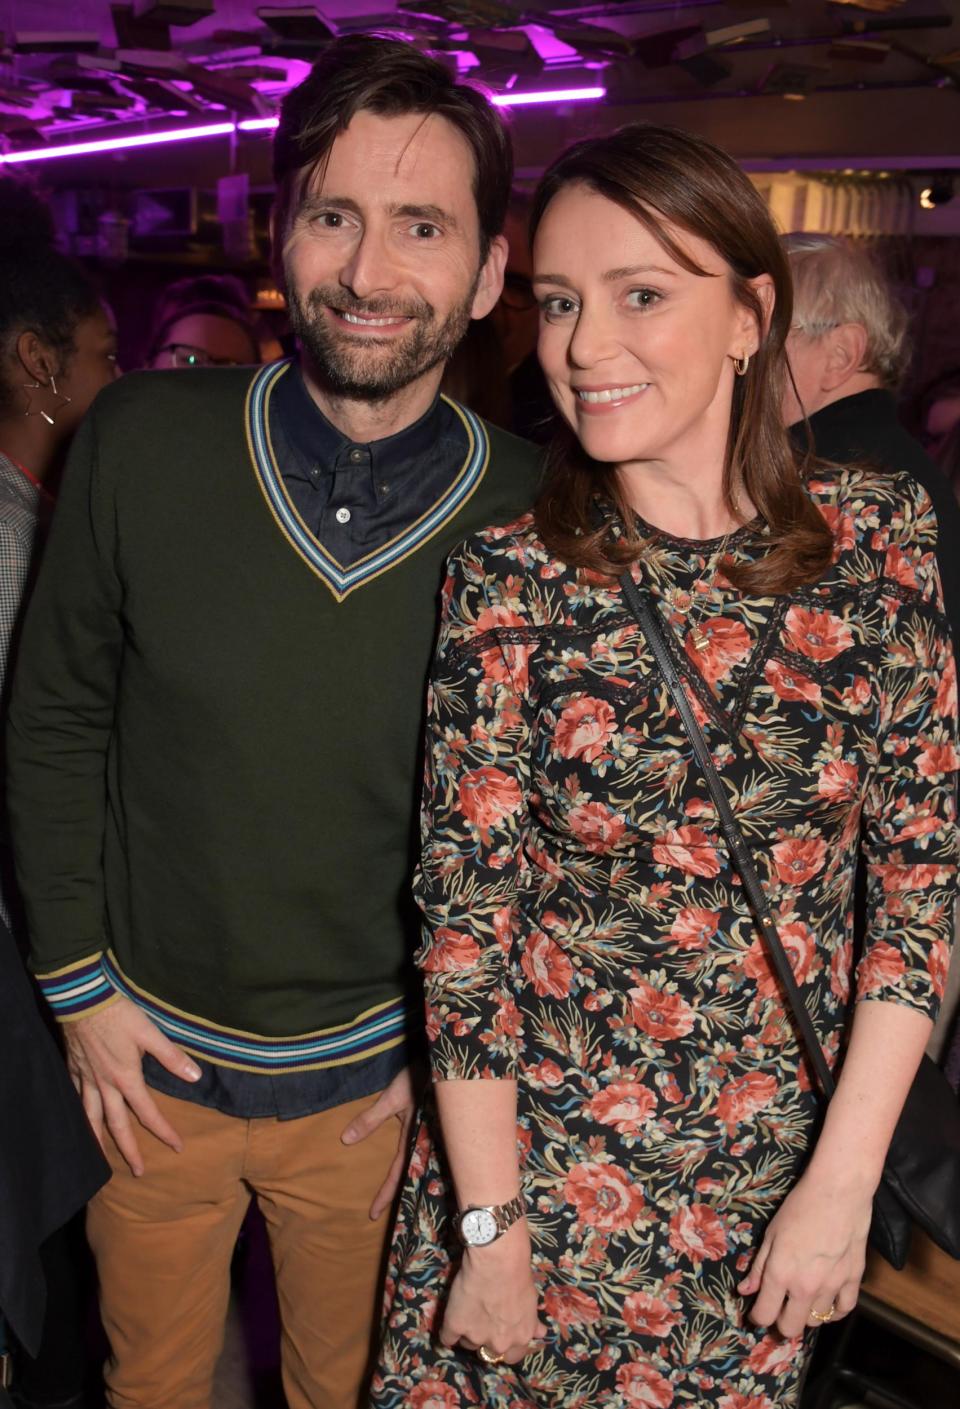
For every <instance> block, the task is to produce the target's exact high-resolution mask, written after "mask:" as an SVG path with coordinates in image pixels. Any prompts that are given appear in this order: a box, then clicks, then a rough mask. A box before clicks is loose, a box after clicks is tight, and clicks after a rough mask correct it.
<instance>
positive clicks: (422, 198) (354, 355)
mask: <svg viewBox="0 0 960 1409" xmlns="http://www.w3.org/2000/svg"><path fill="white" fill-rule="evenodd" d="M473 174H474V161H473V154H472V152H471V150H470V147H469V145H468V143H467V141H466V139H465V138H464V137H462V136H461V134H460V133H459V132H458V131H457V129H456V128H455V127H454V126H453V125H452V124H451V123H449V122H447V120H446V119H445V118H441V117H437V116H435V115H427V116H425V115H423V114H418V113H411V114H407V115H404V116H402V117H380V116H378V115H376V114H374V113H370V112H360V113H358V114H357V115H356V116H355V117H354V118H353V120H352V122H351V123H350V125H349V127H348V128H347V130H346V131H345V132H343V133H341V134H340V136H339V137H337V139H336V140H335V142H334V144H333V146H332V148H331V150H330V154H329V160H328V161H327V164H326V167H325V168H324V169H322V170H321V171H319V172H318V173H316V174H315V175H314V176H313V177H312V178H311V179H310V180H309V181H308V182H307V185H306V188H305V190H304V193H303V197H302V199H301V202H300V205H299V207H298V209H297V210H296V211H295V212H294V214H293V216H292V218H291V221H290V225H289V229H288V231H287V234H286V239H285V241H284V245H283V267H284V275H285V279H286V287H287V301H288V304H289V308H290V321H291V325H292V327H293V330H294V332H295V333H296V335H297V337H298V338H299V339H300V342H301V345H302V346H303V349H304V352H305V354H306V356H307V358H308V359H309V361H310V363H311V364H312V366H313V369H314V371H315V372H316V373H317V375H318V376H320V377H321V378H322V379H323V380H324V381H325V383H326V385H327V387H328V389H329V390H330V391H331V392H333V393H334V394H335V395H338V396H342V397H347V398H350V399H355V400H361V401H383V400H385V399H387V398H389V397H391V396H393V395H395V394H396V393H397V392H398V391H400V390H401V389H402V388H404V387H407V386H410V385H411V384H412V383H414V382H417V381H419V380H420V379H421V378H423V377H425V376H427V375H428V374H429V373H430V372H431V371H432V370H433V369H434V368H436V367H438V366H440V365H441V364H442V363H444V362H445V361H446V360H447V359H448V358H449V357H450V355H451V353H452V352H453V350H454V348H455V347H456V345H457V343H458V342H459V341H460V339H461V338H462V337H463V335H464V333H465V332H466V329H467V325H468V324H469V321H470V319H471V317H473V318H482V317H483V316H484V315H485V314H486V313H488V312H489V311H490V309H491V308H492V306H493V304H494V303H495V302H496V300H497V297H498V296H499V293H500V287H501V284H502V270H503V262H504V256H505V244H504V242H503V241H502V240H496V241H494V242H493V244H492V245H491V249H490V254H489V256H488V258H487V260H486V262H485V263H484V264H483V266H481V264H480V225H479V217H478V214H477V205H476V200H475V198H474V194H473Z"/></svg>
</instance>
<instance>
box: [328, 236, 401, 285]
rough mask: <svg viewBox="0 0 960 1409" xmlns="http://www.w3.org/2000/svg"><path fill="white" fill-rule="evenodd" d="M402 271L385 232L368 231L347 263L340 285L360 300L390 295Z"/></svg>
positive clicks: (342, 270)
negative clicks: (379, 295) (376, 295)
mask: <svg viewBox="0 0 960 1409" xmlns="http://www.w3.org/2000/svg"><path fill="white" fill-rule="evenodd" d="M398 277H399V270H398V267H397V262H396V260H395V259H394V258H393V257H392V254H391V251H390V248H389V244H388V241H387V239H386V237H385V235H384V234H383V233H382V232H379V231H376V230H371V229H365V230H364V232H363V234H362V235H361V237H360V239H359V240H358V242H357V244H356V245H355V247H354V250H353V253H352V255H351V257H350V259H349V260H348V261H347V263H346V264H345V265H344V266H343V268H342V269H341V270H340V283H341V284H342V285H343V286H344V287H345V288H348V289H349V290H350V291H351V293H353V294H354V295H355V296H356V297H357V298H372V297H373V296H374V295H375V294H382V293H388V292H390V290H392V289H394V288H395V287H396V285H397V281H398Z"/></svg>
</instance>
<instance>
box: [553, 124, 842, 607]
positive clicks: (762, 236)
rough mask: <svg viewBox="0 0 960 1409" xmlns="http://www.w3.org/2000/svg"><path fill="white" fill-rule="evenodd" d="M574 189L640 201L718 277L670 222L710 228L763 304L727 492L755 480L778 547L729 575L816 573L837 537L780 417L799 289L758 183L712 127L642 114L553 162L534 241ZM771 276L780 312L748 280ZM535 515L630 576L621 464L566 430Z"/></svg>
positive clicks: (748, 491)
mask: <svg viewBox="0 0 960 1409" xmlns="http://www.w3.org/2000/svg"><path fill="white" fill-rule="evenodd" d="M571 185H583V186H586V187H588V188H589V189H590V190H592V191H596V192H597V193H598V194H599V195H601V196H605V197H606V198H607V200H610V201H613V202H614V203H615V204H616V205H619V206H622V207H623V209H624V210H627V211H629V213H630V214H631V215H633V216H634V217H635V218H636V219H637V220H638V221H640V223H641V224H642V225H644V226H645V227H646V229H647V230H649V232H650V233H651V234H652V235H653V236H654V238H655V239H656V240H658V241H659V243H660V244H661V245H662V246H663V248H664V249H665V250H666V251H667V252H668V253H669V254H670V255H671V256H672V257H673V258H674V259H675V260H676V261H677V263H678V264H680V265H681V266H682V267H683V268H685V269H688V270H689V271H690V272H691V273H693V274H699V275H703V276H704V277H709V276H708V275H706V272H705V271H704V270H703V269H701V268H700V267H699V266H698V265H696V264H695V263H693V261H692V260H691V258H690V256H689V255H688V254H686V253H685V252H684V251H683V250H682V249H681V248H680V247H679V245H678V244H677V242H676V240H675V239H674V238H672V236H671V235H670V233H669V231H668V230H667V229H665V228H664V227H665V226H666V225H667V224H669V225H671V226H673V227H674V228H675V229H677V230H682V231H685V232H687V233H688V234H691V235H695V236H699V238H700V239H702V240H705V241H706V242H707V243H708V244H709V245H711V246H712V248H713V249H714V250H716V252H717V254H718V255H720V257H721V258H722V259H723V260H725V261H726V263H727V265H728V266H729V268H730V271H731V282H732V291H733V296H734V298H736V299H737V300H738V301H739V302H740V303H742V304H744V305H745V306H746V307H747V308H749V309H750V310H751V311H752V312H753V314H754V316H755V318H756V320H757V328H758V331H759V337H760V345H759V348H758V350H757V352H756V353H755V354H754V356H753V357H752V358H751V360H750V365H749V367H748V369H747V372H746V374H745V375H744V376H742V377H737V378H736V379H735V386H734V393H733V405H732V408H731V416H730V433H729V437H728V441H727V455H726V465H725V467H724V482H723V489H724V497H725V500H726V504H727V507H728V509H729V510H730V512H731V514H735V513H736V507H735V498H736V491H737V490H738V489H739V488H740V487H741V486H742V488H743V491H744V493H745V495H746V496H747V497H748V498H749V500H750V502H751V503H752V504H753V505H754V507H755V508H756V510H757V512H758V514H759V515H760V517H761V518H762V520H763V522H764V524H765V525H766V530H767V533H766V537H765V541H766V542H767V543H769V545H770V548H769V552H767V553H766V554H765V555H764V556H763V557H762V558H761V559H759V561H757V562H755V563H750V564H744V565H737V566H734V565H730V566H727V565H725V573H726V576H727V577H728V578H729V579H730V581H731V582H732V583H733V584H734V586H736V587H738V588H740V590H741V591H744V592H752V593H757V594H759V595H767V594H776V593H782V592H789V591H791V590H792V589H793V588H795V587H798V586H800V585H801V584H802V583H805V582H812V581H814V580H815V579H816V578H818V577H819V576H820V574H821V573H822V572H823V570H824V568H825V567H826V566H827V564H828V563H829V561H830V558H831V554H832V552H833V537H832V534H831V532H830V529H829V528H828V526H827V524H826V522H825V520H824V518H823V516H822V515H821V514H820V512H819V510H818V509H817V507H816V505H815V504H814V502H813V500H812V499H811V498H810V495H809V494H808V493H807V491H806V489H805V487H804V476H805V474H806V473H807V472H808V470H809V468H810V467H811V460H812V457H811V455H810V453H809V452H808V453H807V454H805V455H803V456H801V457H800V459H799V460H798V456H797V452H796V451H795V450H794V448H793V446H792V444H791V442H790V439H789V437H788V436H787V433H786V431H785V429H784V427H783V423H782V420H781V414H780V401H781V393H782V389H783V381H784V377H785V376H786V375H787V366H786V354H785V351H784V345H785V343H786V338H787V333H788V332H789V330H790V320H791V317H792V312H793V294H792V288H791V283H790V269H789V265H788V263H787V258H786V255H785V254H784V251H783V248H782V246H781V244H780V239H779V237H778V235H777V231H776V227H775V226H774V223H773V221H772V219H771V218H770V214H769V212H768V211H767V208H766V206H765V205H764V203H763V200H762V198H761V197H760V195H759V193H758V192H757V191H756V190H755V188H754V187H753V185H752V184H751V182H750V181H749V179H748V178H747V176H746V175H745V174H744V173H743V172H742V171H741V170H740V168H739V167H738V166H737V164H736V162H734V161H733V159H732V158H731V157H729V156H727V154H726V152H722V151H721V150H720V149H719V148H718V147H715V146H713V144H712V143H710V142H707V141H705V140H704V139H703V138H702V137H697V136H695V135H694V134H693V133H691V132H683V131H681V130H680V129H679V128H675V127H660V126H656V125H654V124H652V123H645V122H638V123H631V124H630V125H629V126H627V127H622V128H620V130H619V131H617V132H614V133H611V134H610V135H609V136H606V137H595V138H588V139H586V140H585V141H582V142H577V143H576V144H575V145H574V146H572V147H570V148H569V149H568V150H567V151H566V152H564V153H563V154H562V155H561V156H559V157H558V158H557V160H556V161H555V162H553V164H552V165H551V166H549V167H548V168H547V170H546V172H545V173H544V175H543V177H542V179H541V181H540V184H539V186H538V187H537V191H536V194H535V196H534V200H533V211H532V214H531V220H530V232H531V233H530V237H531V239H533V237H534V235H535V234H536V230H537V227H538V225H539V223H540V221H541V220H542V219H543V215H544V212H545V211H546V209H547V206H548V205H549V204H550V202H551V200H552V199H553V197H554V196H555V195H557V193H558V192H559V191H561V190H562V189H564V188H565V187H567V186H571ZM761 274H768V275H770V277H771V278H772V280H773V286H774V293H775V302H774V307H773V309H772V311H771V313H770V315H769V318H765V316H764V310H763V307H762V305H761V303H760V299H759V298H758V296H757V294H756V292H755V290H754V288H753V287H752V286H751V284H750V282H749V281H750V280H751V279H755V278H757V277H758V276H759V275H761ZM598 493H599V494H601V495H602V496H603V497H604V498H606V499H608V500H609V501H611V502H612V503H613V505H614V506H615V508H616V510H617V513H618V515H619V517H620V520H621V522H622V524H623V525H624V528H625V532H624V535H623V537H622V538H620V539H619V540H618V541H616V542H614V541H612V540H611V539H610V537H609V534H608V530H607V527H606V526H602V527H600V526H598V525H597V523H596V521H595V518H594V503H595V499H596V495H597V494H598ZM535 514H536V521H537V527H538V529H539V531H540V534H541V537H542V538H543V540H544V543H545V544H546V546H547V548H548V549H549V551H550V552H552V553H554V554H555V555H556V556H557V557H559V558H561V559H562V560H563V561H565V562H568V563H570V564H572V565H573V566H575V567H583V568H588V569H591V570H593V571H594V572H601V573H606V574H608V575H610V576H617V575H619V573H620V572H622V570H623V568H624V567H625V566H626V565H627V564H628V563H630V562H635V561H636V560H637V559H638V558H639V557H640V556H641V554H642V553H643V549H644V539H643V538H642V537H640V536H639V535H638V534H637V533H636V531H635V530H634V528H633V525H634V516H633V512H632V510H631V509H630V506H629V504H628V502H627V500H626V497H625V495H624V493H623V489H622V487H621V484H620V479H619V476H618V474H617V469H616V466H615V465H608V464H603V463H601V462H599V461H596V460H593V459H591V458H590V457H589V456H588V455H587V454H586V453H585V451H584V450H583V449H582V447H581V446H580V444H579V442H578V441H577V439H576V437H575V435H574V434H573V432H572V430H570V429H569V428H568V427H566V426H563V427H562V428H561V430H560V431H559V432H558V434H557V436H556V439H555V440H554V443H553V445H552V446H551V448H550V451H549V453H548V459H547V479H546V483H545V487H544V489H543V492H542V493H541V495H540V497H539V499H538V501H537V504H536V508H535Z"/></svg>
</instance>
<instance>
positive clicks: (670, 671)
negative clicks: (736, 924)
mask: <svg viewBox="0 0 960 1409" xmlns="http://www.w3.org/2000/svg"><path fill="white" fill-rule="evenodd" d="M620 586H621V587H622V589H623V595H624V597H625V598H626V601H627V605H628V606H629V607H630V610H631V611H632V613H633V615H634V616H635V617H636V619H637V621H638V622H639V624H640V629H641V631H642V632H643V634H644V636H645V637H646V639H647V644H648V645H649V647H650V649H651V650H652V652H653V657H654V660H655V661H656V663H657V667H658V669H659V671H660V674H661V675H662V676H663V679H664V681H665V683H666V686H667V689H668V690H669V691H670V694H671V696H672V698H673V702H674V704H675V705H676V707H677V711H678V713H679V715H680V719H681V721H682V722H683V727H684V728H685V729H686V731H687V734H688V736H689V739H690V742H691V744H692V745H693V751H694V753H695V754H696V756H697V762H698V763H699V764H700V768H701V769H702V771H703V776H704V778H705V779H706V783H707V787H708V788H709V790H710V796H711V798H712V799H713V805H714V807H715V808H716V811H717V819H718V821H719V823H720V830H721V832H722V833H723V837H724V840H725V842H726V844H727V850H728V851H729V854H730V858H731V860H732V862H733V864H734V866H735V868H736V870H737V871H738V872H739V875H740V879H741V881H742V882H743V888H744V890H745V891H746V893H747V898H748V899H749V901H750V904H751V906H752V907H753V911H754V914H755V915H756V918H757V923H758V924H759V926H760V930H761V933H762V934H763V938H764V941H765V943H766V946H767V949H768V950H769V953H770V958H771V960H772V962H773V966H774V968H775V969H776V973H777V977H778V979H779V980H780V983H781V985H782V987H783V990H784V992H785V993H786V995H787V998H788V1000H789V1002H790V1007H791V1008H792V1010H793V1016H794V1019H795V1020H796V1024H797V1027H798V1028H799V1030H800V1033H801V1036H802V1037H803V1041H804V1044H805V1046H806V1049H807V1053H808V1055H809V1057H810V1061H811V1063H812V1064H813V1068H814V1071H815V1072H816V1074H817V1080H818V1081H819V1082H820V1085H821V1087H822V1088H823V1092H824V1095H826V1096H827V1097H828V1098H829V1097H830V1096H832V1095H833V1092H834V1087H835V1083H834V1080H833V1076H832V1074H831V1072H830V1068H829V1066H828V1065H827V1059H826V1057H825V1056H824V1054H823V1047H822V1046H821V1045H820V1039H819V1038H818V1037H817V1034H816V1030H815V1029H814V1026H813V1023H812V1021H811V1019H810V1014H809V1012H808V1011H807V1007H806V1004H805V1003H804V1001H803V998H802V997H801V995H800V990H799V989H798V987H797V983H796V980H795V978H794V976H793V969H792V967H791V964H790V960H789V959H788V958H787V955H786V953H785V952H784V948H783V945H782V944H781V943H780V936H779V934H778V933H777V926H776V921H775V920H774V918H773V913H772V911H771V909H770V904H769V902H768V900H767V897H766V895H765V894H764V890H763V886H762V885H761V882H760V877H759V876H758V875H757V872H756V868H755V866H754V864H753V858H752V856H751V855H750V848H749V847H748V846H747V843H746V841H745V839H744V836H743V833H742V832H741V830H740V828H739V826H738V825H737V821H736V818H735V817H734V815H733V809H732V808H731V806H730V800H729V798H728V797H727V794H726V790H725V788H724V786H723V783H722V782H721V779H720V774H719V773H718V772H717V770H716V768H715V767H714V763H713V758H712V757H711V754H710V749H709V747H708V745H707V741H706V739H705V738H704V737H703V730H702V729H701V728H700V725H699V724H698V723H697V718H696V715H695V714H694V712H693V709H692V707H691V705H690V700H689V697H688V695H687V692H686V690H685V689H684V686H683V681H682V680H681V679H680V676H679V674H678V673H677V669H676V666H675V665H674V663H673V657H672V655H671V654H670V648H669V646H668V645H667V641H666V637H665V635H664V626H663V623H662V621H661V620H660V616H659V613H658V612H657V610H656V608H655V607H654V606H653V605H652V604H651V603H650V601H649V600H648V599H647V598H646V597H644V595H643V593H642V592H640V591H639V589H638V588H637V585H636V583H635V582H634V580H633V578H632V577H631V575H630V572H629V571H627V572H625V573H624V574H623V575H622V577H621V578H620Z"/></svg>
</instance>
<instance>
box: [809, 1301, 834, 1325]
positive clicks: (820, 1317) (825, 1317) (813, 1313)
mask: <svg viewBox="0 0 960 1409" xmlns="http://www.w3.org/2000/svg"><path fill="white" fill-rule="evenodd" d="M836 1314H837V1303H836V1302H835V1301H831V1303H830V1309H829V1310H828V1311H817V1310H816V1309H815V1308H814V1307H811V1308H810V1320H811V1321H832V1320H833V1318H834V1316H835V1315H836Z"/></svg>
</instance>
